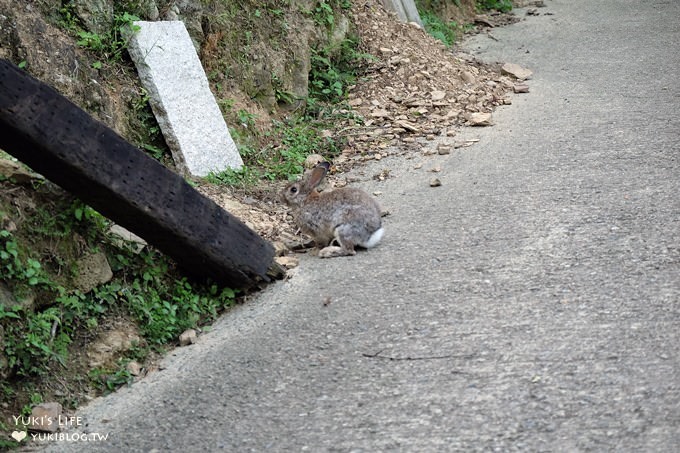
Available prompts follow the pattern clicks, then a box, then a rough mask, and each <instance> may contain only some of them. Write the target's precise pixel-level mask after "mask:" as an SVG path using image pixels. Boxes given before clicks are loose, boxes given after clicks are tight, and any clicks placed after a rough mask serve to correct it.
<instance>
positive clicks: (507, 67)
mask: <svg viewBox="0 0 680 453" xmlns="http://www.w3.org/2000/svg"><path fill="white" fill-rule="evenodd" d="M501 74H505V75H510V76H513V77H515V78H516V79H519V80H526V79H528V78H529V77H531V74H533V72H532V71H531V70H530V69H527V68H524V67H522V66H520V65H518V64H515V63H505V64H504V65H503V66H502V67H501Z"/></svg>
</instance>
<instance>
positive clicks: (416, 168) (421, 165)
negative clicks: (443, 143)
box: [413, 162, 423, 170]
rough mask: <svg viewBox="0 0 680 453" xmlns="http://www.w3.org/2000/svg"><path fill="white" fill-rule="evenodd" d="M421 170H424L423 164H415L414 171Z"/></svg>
mask: <svg viewBox="0 0 680 453" xmlns="http://www.w3.org/2000/svg"><path fill="white" fill-rule="evenodd" d="M421 168H423V163H422V162H418V163H417V164H415V165H414V166H413V169H414V170H420V169H421Z"/></svg>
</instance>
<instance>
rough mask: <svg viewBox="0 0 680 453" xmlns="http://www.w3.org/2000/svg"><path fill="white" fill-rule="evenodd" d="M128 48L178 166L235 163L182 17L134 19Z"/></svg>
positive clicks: (202, 169) (199, 172)
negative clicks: (133, 29) (173, 18)
mask: <svg viewBox="0 0 680 453" xmlns="http://www.w3.org/2000/svg"><path fill="white" fill-rule="evenodd" d="M134 24H135V26H137V27H139V29H138V30H137V31H136V32H134V33H133V34H132V35H131V37H130V43H129V46H128V51H129V53H130V56H131V57H132V60H133V61H134V63H135V66H136V67H137V71H138V72H139V76H140V78H141V81H142V84H143V85H144V88H145V89H146V90H147V91H148V93H149V97H150V99H149V102H150V104H151V107H152V110H153V111H154V114H155V116H156V120H157V121H158V125H159V126H160V128H161V130H162V131H163V136H164V137H165V141H166V143H167V145H168V147H169V148H170V150H171V151H172V155H173V158H174V160H175V163H176V164H177V167H178V168H179V169H180V171H181V172H185V173H189V174H191V175H194V176H206V175H208V174H209V173H211V172H221V171H224V170H226V169H229V168H232V169H239V168H241V167H242V166H243V160H242V159H241V156H240V155H239V153H238V149H237V148H236V144H235V143H234V141H233V139H232V138H231V134H230V133H229V129H228V128H227V124H226V123H225V122H224V118H223V117H222V112H221V111H220V108H219V106H218V105H217V102H216V101H215V97H214V96H213V94H212V92H211V91H210V85H209V84H208V78H207V77H206V75H205V72H204V70H203V66H201V62H200V60H199V59H198V55H197V54H196V50H195V48H194V45H193V43H192V41H191V38H190V37H189V33H188V32H187V30H186V28H185V26H184V23H182V22H181V21H170V22H144V21H138V22H135V23H134Z"/></svg>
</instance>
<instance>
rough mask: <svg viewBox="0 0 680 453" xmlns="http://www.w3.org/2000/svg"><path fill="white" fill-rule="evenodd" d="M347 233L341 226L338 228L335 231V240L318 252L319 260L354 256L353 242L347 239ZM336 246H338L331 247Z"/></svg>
mask: <svg viewBox="0 0 680 453" xmlns="http://www.w3.org/2000/svg"><path fill="white" fill-rule="evenodd" d="M347 233H349V231H348V229H347V228H343V226H342V225H341V226H339V227H337V228H336V229H335V239H334V240H333V241H332V242H331V245H329V246H328V247H324V248H322V249H321V250H319V257H320V258H332V257H335V256H351V255H356V253H357V252H356V250H354V242H353V241H352V240H351V239H350V238H349V237H347V236H348V234H347ZM333 244H338V245H333Z"/></svg>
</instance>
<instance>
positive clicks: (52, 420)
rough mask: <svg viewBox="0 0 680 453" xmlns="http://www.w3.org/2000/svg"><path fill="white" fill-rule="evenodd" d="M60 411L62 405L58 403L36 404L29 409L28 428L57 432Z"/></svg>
mask: <svg viewBox="0 0 680 453" xmlns="http://www.w3.org/2000/svg"><path fill="white" fill-rule="evenodd" d="M61 411H62V407H61V404H59V403H41V404H38V405H37V406H35V407H34V408H33V410H32V411H31V423H30V424H29V425H28V429H29V430H30V431H40V432H45V433H54V432H57V429H58V428H59V417H60V416H61Z"/></svg>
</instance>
